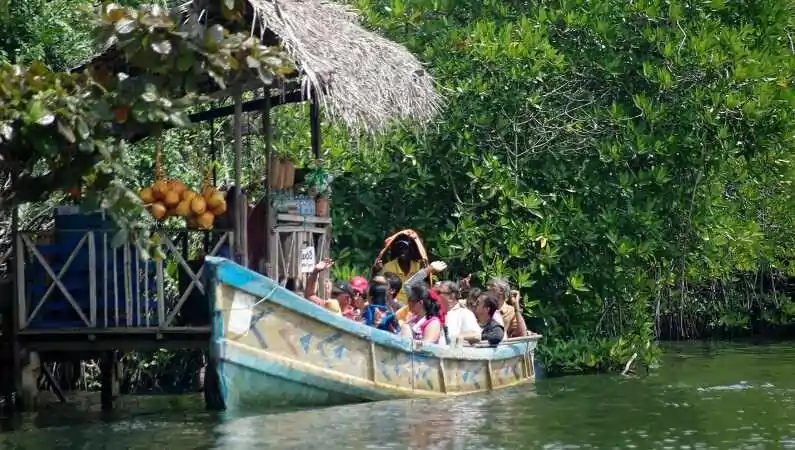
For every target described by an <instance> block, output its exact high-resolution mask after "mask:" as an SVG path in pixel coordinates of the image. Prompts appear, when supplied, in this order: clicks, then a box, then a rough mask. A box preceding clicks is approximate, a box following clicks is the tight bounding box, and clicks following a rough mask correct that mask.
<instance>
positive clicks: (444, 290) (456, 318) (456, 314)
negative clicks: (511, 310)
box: [436, 281, 481, 346]
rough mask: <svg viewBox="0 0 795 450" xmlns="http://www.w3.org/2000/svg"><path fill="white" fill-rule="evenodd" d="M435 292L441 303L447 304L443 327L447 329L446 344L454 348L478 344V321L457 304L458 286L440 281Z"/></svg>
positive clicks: (450, 282) (467, 310) (464, 307)
mask: <svg viewBox="0 0 795 450" xmlns="http://www.w3.org/2000/svg"><path fill="white" fill-rule="evenodd" d="M436 291H437V292H438V294H439V296H440V297H441V299H442V301H443V302H446V303H447V315H446V316H445V319H444V325H445V327H446V328H447V339H448V342H450V344H451V345H454V346H459V345H460V344H461V343H463V342H469V343H475V342H479V341H480V337H481V329H480V325H479V324H478V319H477V318H476V317H475V313H473V312H472V311H470V310H469V309H467V307H466V305H462V304H461V303H460V302H459V300H458V295H459V292H458V284H457V283H455V282H453V281H441V282H439V283H438V287H437V288H436Z"/></svg>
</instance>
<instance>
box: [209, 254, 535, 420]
mask: <svg viewBox="0 0 795 450" xmlns="http://www.w3.org/2000/svg"><path fill="white" fill-rule="evenodd" d="M206 268H207V269H209V270H208V271H207V275H208V277H209V280H208V286H209V290H208V293H209V294H210V300H211V308H212V317H213V321H212V331H211V346H210V364H209V366H208V371H207V375H206V380H205V397H206V399H207V402H208V406H210V407H213V408H216V409H227V410H229V409H240V408H247V407H254V408H256V407H284V406H290V407H303V406H325V405H335V404H346V403H356V402H364V401H376V400H387V399H397V398H414V397H420V398H422V397H444V396H453V395H463V394H473V393H478V392H488V391H492V390H495V389H499V388H504V387H508V386H514V385H517V384H520V383H523V382H527V381H531V380H532V379H533V378H534V370H533V352H534V349H535V346H536V343H537V340H538V336H533V337H527V338H521V339H515V340H509V341H507V342H505V343H502V344H500V345H499V346H496V347H488V346H482V347H480V346H475V347H447V346H439V345H435V344H424V343H421V342H419V341H414V340H412V339H409V338H406V337H402V336H398V335H395V334H391V333H388V332H386V331H381V330H377V329H375V328H372V327H368V326H366V325H363V324H360V323H358V322H354V321H352V320H349V319H346V318H343V317H342V316H338V315H336V314H333V313H331V312H329V311H327V310H325V309H324V308H322V307H320V306H318V305H316V304H314V303H313V302H310V301H308V300H306V299H304V298H301V297H299V296H297V295H295V294H294V293H292V292H290V291H288V290H287V289H284V288H283V287H281V286H280V285H279V284H278V283H277V282H275V281H274V280H272V279H270V278H267V277H265V276H263V275H260V274H258V273H256V272H253V271H251V270H248V269H246V268H244V267H242V266H240V265H238V264H235V263H234V262H232V261H229V260H227V259H223V258H214V257H208V258H207V262H206Z"/></svg>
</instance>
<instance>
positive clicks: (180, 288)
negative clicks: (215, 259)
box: [14, 229, 233, 331]
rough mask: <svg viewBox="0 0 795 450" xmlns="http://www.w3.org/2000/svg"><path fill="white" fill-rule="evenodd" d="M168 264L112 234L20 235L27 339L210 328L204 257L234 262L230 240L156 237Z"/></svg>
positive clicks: (224, 236) (225, 236)
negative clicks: (55, 333)
mask: <svg viewBox="0 0 795 450" xmlns="http://www.w3.org/2000/svg"><path fill="white" fill-rule="evenodd" d="M155 233H156V234H158V235H159V238H160V242H161V243H162V246H163V250H164V251H165V254H166V257H165V259H145V258H144V257H143V255H142V254H141V252H140V251H139V249H138V248H137V247H136V246H135V245H133V244H125V245H121V246H119V247H113V246H112V245H111V240H112V239H113V236H114V234H115V231H113V230H96V229H94V230H68V231H66V230H58V231H54V232H41V231H38V232H34V231H21V232H18V233H17V234H16V236H15V253H14V260H15V261H14V262H15V272H16V275H15V276H16V283H15V285H16V301H17V312H18V323H19V329H20V330H21V331H25V330H39V331H44V330H56V329H64V328H72V329H74V328H86V329H96V328H118V329H128V328H131V327H135V328H148V329H152V330H153V331H155V330H158V329H169V328H184V327H185V326H207V325H209V310H210V308H209V305H208V304H207V301H208V300H207V298H206V295H205V294H206V291H205V285H204V284H205V283H204V279H203V274H204V256H224V257H231V254H230V252H229V251H230V250H229V249H231V248H232V247H233V245H232V236H233V234H232V232H229V231H196V230H186V229H177V230H157V231H156V232H155Z"/></svg>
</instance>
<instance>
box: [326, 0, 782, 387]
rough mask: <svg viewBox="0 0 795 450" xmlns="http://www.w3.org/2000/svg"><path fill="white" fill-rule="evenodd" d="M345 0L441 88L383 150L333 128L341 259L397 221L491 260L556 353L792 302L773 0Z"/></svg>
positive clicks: (629, 344)
mask: <svg viewBox="0 0 795 450" xmlns="http://www.w3.org/2000/svg"><path fill="white" fill-rule="evenodd" d="M359 5H360V7H361V8H362V9H363V10H365V11H367V12H368V21H369V22H370V24H371V25H372V26H373V27H376V28H378V29H380V30H381V31H382V32H384V33H386V34H387V35H389V36H390V37H392V38H394V39H396V40H398V41H401V42H404V43H405V44H406V45H408V46H409V47H410V48H411V49H412V50H413V51H415V52H417V53H419V54H421V55H422V57H423V58H424V59H425V61H427V62H428V64H429V65H430V66H431V68H432V71H433V73H434V74H435V75H436V77H437V79H438V81H439V82H440V84H441V86H442V89H443V91H444V92H445V94H446V96H447V99H448V101H449V104H448V107H447V110H446V113H445V114H444V115H443V117H442V118H441V119H440V121H439V123H438V124H436V127H435V129H431V130H427V131H426V132H424V133H422V134H421V135H420V136H419V137H418V136H415V135H413V134H410V133H396V134H394V135H391V136H389V137H387V138H386V139H384V140H383V141H381V142H379V143H377V144H376V145H377V146H382V147H383V148H385V149H386V150H387V152H386V154H387V155H388V157H385V158H374V157H373V155H372V153H357V152H356V149H345V148H339V146H337V147H336V149H334V147H332V155H331V156H332V158H333V161H344V162H343V163H342V166H341V167H340V169H341V170H343V171H344V173H345V176H343V177H342V178H341V179H340V181H339V182H338V183H337V186H335V195H334V199H333V200H334V206H335V208H336V209H335V219H336V220H335V231H336V233H337V244H338V248H345V247H351V248H356V249H361V250H365V251H366V252H365V253H364V254H352V255H351V257H353V258H357V259H356V262H357V263H360V264H365V263H367V262H368V257H369V255H370V254H371V252H372V250H373V249H374V248H376V247H377V246H378V244H379V239H380V238H381V237H382V236H384V235H385V234H387V231H391V230H392V229H395V228H398V227H401V226H404V225H411V226H412V227H414V228H416V229H418V230H421V231H422V233H423V235H424V236H425V237H426V239H427V240H428V241H429V242H430V243H431V248H432V249H433V252H434V253H435V254H436V255H438V256H439V257H442V258H445V259H447V260H449V261H451V262H453V263H454V265H453V267H454V269H455V270H457V271H459V272H460V273H464V272H466V271H470V270H483V271H484V273H485V274H502V275H507V276H509V277H510V278H511V279H513V280H514V281H515V282H516V283H517V284H518V285H519V286H520V287H521V288H522V289H523V290H524V291H525V293H526V294H527V295H526V297H527V298H528V299H529V300H537V301H538V302H539V304H538V308H537V310H536V311H535V314H538V315H541V316H543V317H544V318H545V319H546V320H547V321H548V324H549V327H548V329H547V330H546V335H547V339H546V341H545V345H544V347H543V349H542V357H543V358H544V360H545V362H546V364H547V366H548V368H550V369H551V370H553V371H556V372H564V373H566V372H574V371H580V370H592V369H616V368H618V367H620V366H622V365H623V363H624V362H625V361H626V360H627V359H629V356H630V355H631V354H632V353H635V352H638V353H639V354H640V356H641V360H643V361H645V362H647V363H650V362H652V361H653V359H654V355H655V351H654V346H653V345H651V342H652V339H654V337H655V335H657V336H663V337H695V336H698V335H700V334H703V333H706V332H709V331H711V330H712V331H714V330H720V329H734V330H741V329H743V328H746V327H748V326H750V325H751V323H750V322H751V321H752V320H758V321H762V322H767V323H779V324H781V323H788V322H789V321H791V320H792V317H793V315H792V314H793V312H795V308H793V304H792V302H791V299H790V296H789V294H788V293H787V292H785V289H784V283H782V282H783V281H785V280H784V277H785V276H786V274H787V271H788V268H789V261H790V259H791V256H792V253H791V250H790V247H791V244H792V237H793V234H792V232H793V226H792V225H793V224H792V219H791V213H790V211H791V210H792V206H793V200H792V193H793V188H792V184H791V181H792V174H793V172H792V157H793V150H794V149H795V148H794V147H793V136H792V129H793V125H795V124H794V123H793V118H794V117H795V116H793V106H795V103H793V101H794V100H795V98H794V97H793V92H792V89H791V87H790V86H791V83H792V82H793V81H794V80H793V63H794V62H795V58H793V50H794V49H793V44H792V38H791V37H790V34H791V32H792V31H793V17H794V16H793V11H792V5H791V3H789V2H785V1H771V2H732V3H724V2H688V1H680V0H675V1H669V2H662V1H657V0H646V1H641V2H623V1H615V0H601V1H589V2H585V1H539V2H534V3H532V4H531V3H528V2H518V1H516V2H505V1H484V2H461V1H449V2H445V1H424V0H413V1H412V0H404V1H397V0H396V1H393V2H387V3H385V2H379V1H368V0H363V1H361V2H359ZM335 152H336V154H335ZM776 285H778V288H776Z"/></svg>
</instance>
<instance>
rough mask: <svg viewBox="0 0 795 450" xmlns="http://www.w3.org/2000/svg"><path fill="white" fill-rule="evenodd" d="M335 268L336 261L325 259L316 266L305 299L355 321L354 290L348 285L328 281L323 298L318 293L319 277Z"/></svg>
mask: <svg viewBox="0 0 795 450" xmlns="http://www.w3.org/2000/svg"><path fill="white" fill-rule="evenodd" d="M332 266H334V260H332V259H330V258H325V259H323V260H322V261H320V262H319V263H317V264H315V267H314V269H312V272H311V273H310V274H309V276H308V277H307V279H306V290H305V291H304V297H305V298H306V299H307V300H310V301H312V302H314V303H315V304H317V305H319V306H322V307H324V308H326V309H327V310H329V311H331V312H333V313H336V314H339V315H342V316H344V317H347V318H349V319H354V318H355V317H356V314H355V309H354V308H353V305H352V304H351V303H352V302H351V299H352V297H353V290H352V289H351V287H350V285H348V283H346V282H344V281H342V282H337V283H333V282H331V280H330V279H327V280H326V283H325V285H324V286H323V288H324V289H323V297H319V296H318V295H317V294H316V293H315V290H316V287H317V279H318V276H319V275H320V274H321V273H323V272H325V271H328V270H329V269H331V267H332Z"/></svg>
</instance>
